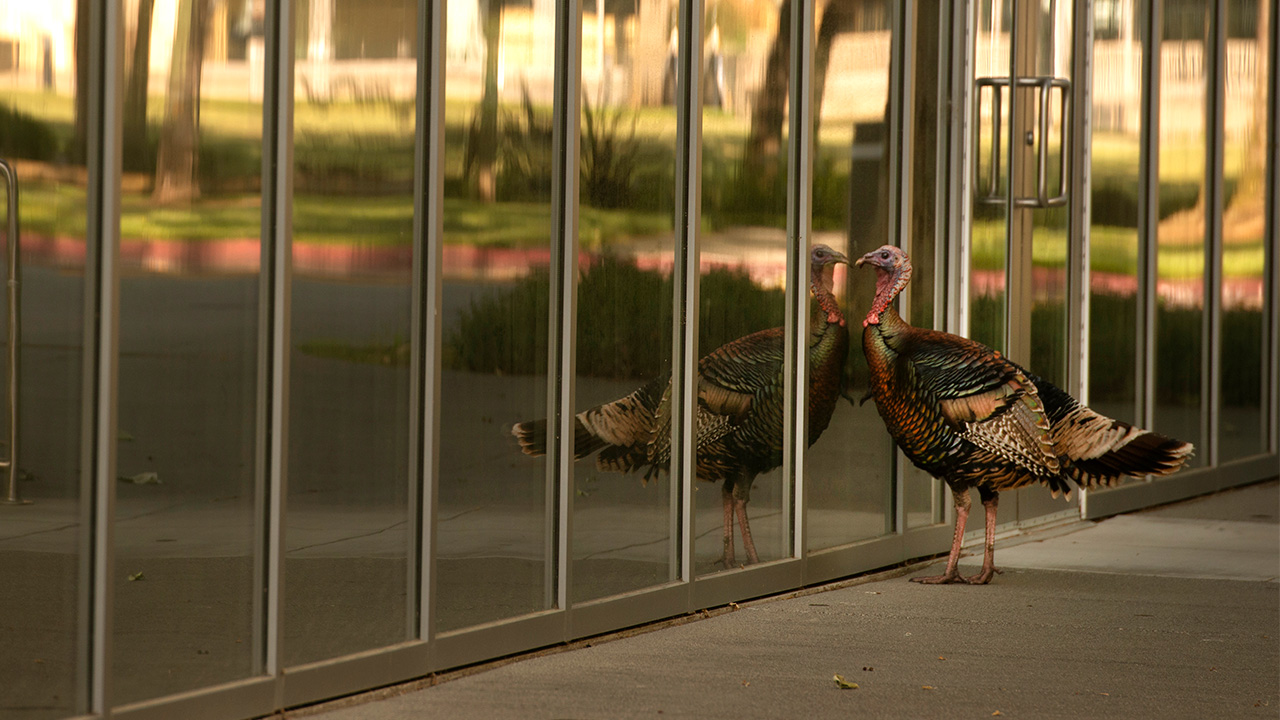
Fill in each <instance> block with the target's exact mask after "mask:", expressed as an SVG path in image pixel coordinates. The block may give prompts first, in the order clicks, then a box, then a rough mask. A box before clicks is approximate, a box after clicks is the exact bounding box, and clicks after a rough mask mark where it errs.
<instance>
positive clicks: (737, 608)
mask: <svg viewBox="0 0 1280 720" xmlns="http://www.w3.org/2000/svg"><path fill="white" fill-rule="evenodd" d="M729 607H731V608H733V609H734V610H739V609H740V608H739V607H738V603H736V602H731V603H729Z"/></svg>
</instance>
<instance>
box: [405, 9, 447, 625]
mask: <svg viewBox="0 0 1280 720" xmlns="http://www.w3.org/2000/svg"><path fill="white" fill-rule="evenodd" d="M445 19H446V3H443V2H433V0H418V38H419V40H420V43H419V48H420V51H419V53H418V80H417V83H418V88H419V92H418V97H417V101H416V104H415V117H416V128H415V134H416V137H415V138H414V158H415V162H414V167H415V168H417V170H416V171H415V172H414V181H413V182H414V209H413V223H414V228H413V238H414V251H413V288H412V292H411V295H412V298H413V307H412V309H411V311H410V313H411V317H410V324H411V327H412V328H413V337H412V338H411V340H410V343H411V345H412V347H411V348H410V352H409V357H410V370H409V373H410V374H409V378H410V379H409V382H410V384H411V401H410V408H411V413H412V417H411V418H410V424H409V439H410V442H409V447H410V452H411V453H412V455H411V457H410V463H409V469H410V473H411V477H410V485H409V486H410V488H411V489H413V490H416V492H417V495H416V496H415V495H414V493H413V492H411V493H410V502H411V503H412V504H413V510H412V511H413V512H415V513H417V523H418V526H417V530H418V532H417V533H416V537H415V538H414V539H413V540H414V542H415V543H416V545H417V548H416V552H414V553H410V557H412V558H414V568H413V571H412V572H411V573H410V575H411V577H413V573H417V575H416V578H417V583H416V592H417V597H416V603H417V605H416V607H415V608H413V609H414V612H413V613H410V618H411V620H410V622H411V623H414V622H416V628H415V630H416V635H417V637H419V638H421V639H424V640H428V639H431V638H432V637H434V635H435V619H436V618H435V612H434V611H435V602H434V597H433V595H432V588H433V587H434V586H435V582H434V581H435V577H436V553H435V549H436V513H435V508H436V501H437V498H438V495H439V488H438V485H439V483H438V482H437V480H438V475H439V467H440V452H439V450H440V432H439V426H440V423H439V417H440V407H439V406H440V337H441V330H440V327H441V320H440V313H439V309H440V307H441V281H440V258H441V253H442V249H441V248H442V245H443V242H444V241H443V237H444V235H443V233H444V220H443V218H444V213H443V207H444V190H443V173H444V79H445V67H444V59H445V54H444V50H445ZM415 499H416V502H414V500H415ZM411 582H412V580H411ZM414 601H415V598H412V597H411V598H410V601H409V602H410V603H411V604H412V603H413V602H414Z"/></svg>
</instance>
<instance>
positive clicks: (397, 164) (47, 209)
mask: <svg viewBox="0 0 1280 720" xmlns="http://www.w3.org/2000/svg"><path fill="white" fill-rule="evenodd" d="M0 102H4V103H6V104H8V105H10V106H13V107H18V108H20V109H21V110H22V112H23V113H24V114H26V115H27V116H29V117H30V118H32V119H35V120H37V121H39V122H41V123H47V124H48V125H49V127H50V129H51V130H52V131H53V133H54V135H55V136H56V137H57V138H58V139H59V142H61V143H64V144H65V143H67V142H68V140H69V138H70V135H71V122H72V113H73V108H72V105H71V100H70V98H68V97H65V96H56V95H48V94H42V93H23V92H17V91H7V92H6V93H5V94H4V95H0ZM149 106H150V107H149V119H150V120H151V122H152V124H153V127H152V135H153V138H152V141H153V143H154V135H155V133H156V132H158V131H157V126H158V124H159V122H160V120H161V117H160V115H159V113H160V107H161V105H160V103H159V101H158V99H156V98H153V99H152V102H150V103H149ZM445 110H446V111H445V117H446V122H447V128H446V133H445V134H446V152H445V167H446V195H447V199H446V201H445V204H444V212H445V216H444V218H443V223H444V229H445V236H444V239H445V242H446V243H457V244H474V245H486V246H504V247H521V246H531V247H536V246H545V245H546V244H547V243H548V242H549V238H550V206H549V203H548V202H547V201H546V200H545V199H542V200H539V199H537V198H534V199H530V200H524V201H521V200H508V201H502V202H497V203H492V204H490V203H483V202H480V201H478V200H475V199H471V198H470V197H468V196H469V195H470V194H471V193H470V192H469V191H467V190H466V189H465V187H466V181H465V180H463V179H462V178H461V177H460V175H461V173H462V170H463V166H464V153H465V146H466V136H467V133H468V130H467V128H468V127H469V126H470V124H471V122H472V118H473V115H474V112H475V107H474V105H471V104H468V103H463V102H449V103H447V105H446V109H445ZM534 111H535V113H536V114H538V115H539V117H542V118H546V117H549V114H550V110H549V108H545V107H535V108H534ZM521 113H522V108H521V107H519V106H518V105H511V106H504V107H503V108H502V116H503V117H520V116H522V115H521ZM632 119H634V124H633V123H632ZM540 122H541V121H540ZM201 123H202V126H201V127H202V132H203V138H202V154H201V163H202V168H203V170H202V176H203V175H207V176H209V179H208V180H207V187H208V188H209V189H207V190H205V192H204V193H203V195H202V197H200V198H199V199H198V200H196V201H194V202H191V203H188V204H183V205H178V206H171V207H160V206H156V205H155V204H154V203H152V201H151V198H150V195H149V193H148V192H146V191H145V190H142V189H139V190H136V191H133V192H125V193H124V195H123V196H122V200H121V210H122V213H121V233H122V235H123V237H125V238H126V239H132V238H147V239H179V240H190V241H206V240H218V239H223V238H254V237H257V236H258V235H259V233H260V226H261V207H260V202H261V200H260V194H259V192H258V189H257V185H258V183H259V179H258V177H259V174H260V170H259V168H260V166H261V158H260V156H259V155H258V153H259V152H260V150H259V149H258V145H259V140H260V136H261V131H262V130H261V111H260V108H259V107H258V106H256V105H252V104H249V103H236V102H227V101H220V100H212V101H209V100H207V101H205V102H204V103H202V105H201ZM617 127H618V132H619V135H620V137H619V138H618V139H619V140H620V141H623V142H625V141H626V139H627V138H629V137H634V141H633V142H634V143H635V146H636V161H635V168H634V171H633V172H634V175H633V176H632V183H631V184H632V186H633V187H634V194H635V197H634V201H633V202H631V203H629V206H628V207H625V208H619V209H600V208H595V207H590V206H588V205H587V204H585V203H584V204H583V206H582V208H581V210H580V219H579V229H580V237H581V238H582V246H583V247H585V248H592V249H598V248H601V247H604V246H606V245H608V244H609V243H611V242H615V241H620V240H625V239H626V238H631V237H639V236H647V235H655V234H660V233H664V232H669V231H670V230H671V227H672V223H673V218H672V216H671V210H670V202H671V200H670V198H669V197H667V195H669V194H670V192H669V190H668V189H667V188H669V187H670V183H671V177H672V176H671V173H672V172H673V170H672V159H671V158H672V153H673V145H674V135H675V121H674V114H673V110H672V109H670V108H645V109H642V110H640V111H638V112H636V113H634V115H624V116H623V119H622V121H621V122H619V123H618V126H617ZM632 128H634V131H633V130H632ZM295 130H296V131H295V151H294V157H295V168H296V171H295V182H296V183H297V185H298V188H297V190H296V192H295V197H294V201H293V213H294V216H293V219H294V238H295V241H296V242H299V243H318V244H341V243H353V242H354V243H359V244H361V245H373V246H398V245H405V244H408V243H410V242H411V240H412V238H411V235H412V227H413V198H412V183H413V172H414V153H413V120H412V107H411V106H409V105H407V104H406V103H403V102H400V103H396V102H380V103H373V104H357V103H353V102H334V103H329V104H326V105H323V106H321V105H317V104H311V103H306V102H300V103H299V104H298V106H297V108H296V112H295ZM747 131H748V126H747V123H746V121H745V120H744V119H739V118H735V117H732V116H729V115H725V114H723V113H720V112H717V111H708V112H707V114H706V116H705V118H704V122H703V133H704V140H703V178H704V188H703V193H704V197H705V198H707V199H708V202H709V203H711V205H710V206H708V207H707V209H706V213H705V214H706V218H705V220H706V223H707V224H708V226H724V225H732V224H740V223H744V222H748V221H750V222H763V223H770V222H775V221H777V218H778V217H779V214H778V211H777V209H776V208H772V207H764V206H760V207H755V206H752V205H751V202H750V197H749V196H739V197H738V199H737V201H736V202H737V203H738V204H739V205H742V204H743V203H744V202H745V203H746V204H745V205H743V207H742V209H741V210H736V209H735V207H737V206H736V205H734V204H733V202H734V201H733V193H734V192H735V187H737V186H735V185H734V183H740V182H741V178H740V177H738V176H739V175H740V174H741V171H740V166H741V165H742V153H743V150H742V143H743V138H744V137H745V135H746V133H747ZM632 132H634V135H633V136H632V135H631V133H632ZM820 141H821V143H822V147H821V148H820V149H819V153H818V154H819V156H820V157H843V156H844V155H845V154H847V147H845V145H842V143H846V144H847V138H845V137H843V136H841V135H840V134H839V133H835V134H832V133H827V132H824V133H823V134H822V135H821V138H820ZM1193 150H1194V149H1193V148H1192V149H1188V150H1186V151H1183V152H1179V151H1178V148H1164V149H1163V151H1162V178H1161V180H1162V182H1165V183H1170V186H1169V187H1170V190H1171V191H1170V193H1168V195H1169V196H1170V197H1171V198H1173V200H1172V202H1176V203H1181V204H1186V203H1187V202H1194V197H1195V192H1196V191H1195V188H1196V184H1197V183H1198V182H1200V175H1202V173H1203V162H1202V158H1200V155H1196V153H1195V152H1194V151H1193ZM152 151H154V146H153V147H152ZM548 155H549V153H548ZM1166 156H1167V157H1166ZM1093 158H1094V164H1093V173H1094V185H1095V187H1098V188H1106V189H1107V190H1106V193H1108V194H1111V193H1113V191H1114V192H1115V193H1121V194H1123V193H1127V192H1130V190H1129V187H1130V186H1131V185H1132V184H1133V183H1132V182H1131V178H1132V177H1133V175H1134V168H1135V166H1136V164H1137V162H1138V160H1139V158H1138V155H1137V150H1136V146H1135V145H1134V143H1133V142H1132V141H1131V140H1129V139H1126V138H1117V137H1108V136H1099V137H1097V138H1095V142H1094V147H1093ZM1197 158H1200V159H1199V160H1198V159H1197ZM1232 160H1233V165H1236V164H1238V160H1237V159H1235V158H1234V157H1233V159H1232ZM135 161H136V159H135ZM126 164H128V163H126ZM823 171H824V172H826V173H827V174H831V175H834V176H836V177H834V178H832V177H824V178H822V181H823V183H824V187H825V186H826V185H831V184H835V185H847V181H842V180H841V179H840V177H839V176H840V175H841V174H845V175H847V173H848V172H849V165H848V163H847V162H836V163H828V164H826V165H825V166H824V167H823ZM130 177H131V178H132V182H127V183H126V186H127V187H137V188H142V187H143V186H145V185H146V184H147V180H146V178H145V176H143V175H140V174H133V175H131V176H130ZM816 184H818V183H817V182H815V185H816ZM1174 186H1177V188H1178V189H1179V190H1187V188H1190V191H1189V193H1188V192H1181V194H1179V193H1176V192H1174ZM1183 186H1186V187H1183ZM770 192H771V191H770V189H768V188H766V189H765V193H766V195H765V199H766V200H768V201H770V202H772V201H775V200H776V199H777V198H776V193H774V194H773V195H770V194H769V193H770ZM22 193H23V196H22V197H23V200H22V213H23V215H22V221H23V227H24V229H25V230H26V231H27V232H30V233H36V234H44V235H73V236H74V235H77V234H82V233H83V231H84V228H83V224H84V217H83V211H82V210H81V208H83V205H84V201H85V199H84V191H83V189H81V188H79V187H77V186H76V184H75V183H73V182H67V181H59V180H55V179H52V178H48V179H46V178H28V179H27V180H26V181H24V183H23V185H22ZM1175 195H1177V197H1176V198H1174V197H1173V196H1175ZM1126 197H1127V196H1126ZM744 198H745V200H744ZM1188 198H1189V199H1188ZM1135 202H1136V201H1135ZM1163 204H1164V203H1162V205H1163ZM1119 207H1120V210H1124V209H1125V207H1126V206H1124V205H1123V204H1122V205H1121V206H1119ZM1172 209H1176V207H1174V208H1172ZM835 211H839V212H843V210H842V207H839V206H838V207H836V210H835ZM1161 212H1162V214H1163V213H1165V212H1166V208H1164V207H1162V208H1161ZM826 220H828V219H823V222H826ZM815 224H822V223H819V221H818V219H815ZM827 224H830V223H827ZM823 226H824V227H825V226H826V225H823ZM1003 232H1004V229H1003V223H1002V222H1001V221H987V220H978V221H976V222H975V224H974V237H973V263H974V266H975V267H978V268H999V267H1002V265H1003V252H1004V251H1003V239H1002V238H1003ZM1134 232H1135V231H1134V230H1132V229H1128V228H1124V227H1115V226H1111V225H1097V226H1095V227H1094V228H1093V232H1092V253H1093V267H1094V268H1095V269H1097V270H1103V271H1113V272H1126V273H1131V272H1133V271H1134V268H1135V267H1136V263H1137V257H1136V254H1135V247H1136V242H1135V238H1134ZM1065 243H1066V238H1065V236H1064V235H1063V233H1062V231H1061V230H1054V229H1043V228H1042V229H1040V230H1038V231H1037V239H1036V246H1035V251H1034V258H1033V261H1034V262H1035V263H1036V264H1038V265H1042V266H1052V265H1060V264H1061V262H1062V258H1063V257H1065ZM1263 260H1264V246H1263V244H1262V241H1261V239H1259V241H1258V242H1257V243H1247V244H1241V245H1231V246H1228V247H1227V249H1226V251H1225V256H1224V258H1223V267H1224V272H1225V274H1227V275H1228V276H1233V275H1248V276H1252V275H1258V274H1260V273H1261V272H1262V268H1263ZM1159 268H1160V273H1161V275H1162V276H1163V277H1170V278H1186V277H1195V276H1197V275H1199V274H1200V273H1201V272H1202V271H1203V257H1202V249H1201V248H1200V246H1199V245H1196V244H1193V245H1188V246H1178V247H1161V248H1160V250H1159Z"/></svg>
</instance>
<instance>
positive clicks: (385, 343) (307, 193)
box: [283, 0, 417, 665]
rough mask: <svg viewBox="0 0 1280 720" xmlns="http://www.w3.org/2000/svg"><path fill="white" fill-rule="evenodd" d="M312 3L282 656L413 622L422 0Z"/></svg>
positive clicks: (395, 635) (377, 642)
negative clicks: (413, 374) (412, 371)
mask: <svg viewBox="0 0 1280 720" xmlns="http://www.w3.org/2000/svg"><path fill="white" fill-rule="evenodd" d="M302 7H303V8H305V9H306V12H305V13H304V14H302V15H300V16H299V17H298V20H299V22H298V23H297V24H296V25H295V27H294V44H295V47H296V50H297V54H298V58H297V60H296V61H295V66H294V85H295V105H294V107H295V110H294V152H293V160H294V166H293V282H292V292H293V295H292V303H291V307H290V313H291V317H290V322H291V327H290V329H291V331H292V334H293V336H292V338H291V341H290V343H289V347H290V350H289V352H290V363H289V383H290V385H289V434H288V440H289V458H288V475H289V480H288V523H287V527H286V528H285V533H284V535H285V543H286V560H285V577H284V654H283V658H284V662H285V664H286V665H296V664H299V663H304V662H310V661H315V660H322V659H325V658H329V657H334V656H336V655H344V654H348V653H353V652H358V651H361V650H367V649H369V648H374V647H381V646H384V645H390V644H393V643H396V642H399V641H401V640H405V639H408V638H410V637H413V636H414V635H416V630H417V627H416V626H417V620H416V617H417V613H416V607H417V593H416V592H414V591H412V589H411V588H410V587H409V584H410V582H411V578H414V577H416V574H415V573H413V572H411V571H410V563H411V562H413V557H414V552H413V547H414V546H415V545H416V534H415V533H414V532H412V528H413V527H415V522H416V520H415V519H414V518H415V516H416V512H415V511H414V510H413V509H411V508H410V506H409V502H410V500H409V498H410V497H411V495H410V485H411V483H412V479H411V478H410V474H409V454H410V451H409V417H410V407H409V405H410V402H409V397H410V389H409V336H410V327H409V315H410V305H411V300H410V291H411V286H412V282H413V280H412V267H413V262H412V252H413V207H414V204H413V181H414V164H413V157H414V102H415V94H416V88H417V67H416V65H417V60H416V57H415V55H416V36H415V33H414V28H415V27H416V26H417V17H416V15H417V7H416V3H414V2H408V1H406V0H381V1H380V2H376V3H370V2H360V3H354V2H336V1H335V0H311V2H310V3H306V4H304V5H303V6H302ZM414 497H416V496H414ZM411 607H412V610H411V609H410V608H411Z"/></svg>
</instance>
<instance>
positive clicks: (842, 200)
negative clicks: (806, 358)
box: [805, 2, 932, 551]
mask: <svg viewBox="0 0 1280 720" xmlns="http://www.w3.org/2000/svg"><path fill="white" fill-rule="evenodd" d="M889 13H890V9H889V6H888V3H884V2H871V3H864V4H861V5H858V4H850V3H830V4H829V5H827V6H826V9H825V10H824V12H823V13H822V15H821V16H820V17H818V18H817V20H818V26H817V28H816V29H815V31H816V33H817V35H816V38H817V39H816V46H815V50H814V55H815V58H816V66H815V73H814V75H815V77H816V78H817V86H816V87H815V90H814V110H815V116H816V118H817V124H818V128H817V130H818V132H817V140H816V142H815V144H814V152H815V155H816V158H815V162H814V173H813V202H814V209H813V229H814V240H815V241H816V242H821V243H825V244H827V245H830V246H831V247H832V248H834V249H836V250H839V251H841V252H843V253H845V254H846V255H847V256H848V257H849V259H850V261H853V260H856V259H857V258H858V257H860V256H861V255H863V254H864V253H867V252H870V251H871V250H874V249H875V248H878V247H880V246H881V245H884V244H886V243H889V242H891V240H890V239H889V235H888V222H889V205H888V202H889V201H888V197H889V191H888V187H889V162H890V159H889V154H888V153H889V146H888V139H889V133H888V123H887V117H886V108H887V105H888V98H889V63H890V58H891V57H892V50H891V48H892V42H893V40H892V37H891V31H890V29H889V28H890V15H889ZM921 259H922V260H924V261H925V264H926V266H929V267H932V260H931V258H921ZM914 260H915V258H914V257H913V261H914ZM835 280H836V284H835V287H836V293H837V295H838V296H839V298H840V300H841V302H842V307H843V308H844V314H845V317H846V322H847V326H848V329H849V333H850V335H851V337H850V343H849V350H848V359H847V360H846V362H845V367H844V380H845V384H846V387H847V388H848V389H849V390H848V391H849V394H850V395H852V396H853V397H857V398H860V397H863V396H865V395H866V394H867V375H868V371H867V363H866V359H865V358H864V356H863V353H862V344H861V340H862V323H861V322H860V321H861V318H862V317H863V315H864V314H865V313H866V310H867V309H868V308H870V306H871V299H872V298H873V297H874V296H875V274H874V273H873V272H871V271H869V270H865V269H864V270H858V269H856V268H853V267H847V268H846V267H843V266H840V267H837V268H836V270H835ZM927 283H928V281H927V280H926V284H927ZM810 323H811V324H812V326H814V327H816V326H817V325H816V323H817V318H814V317H812V316H811V317H810ZM893 447H894V446H893V440H892V439H891V438H890V437H889V435H888V434H887V433H885V431H884V423H883V422H881V420H880V415H879V413H877V412H876V408H875V403H872V402H867V403H864V404H862V405H857V406H855V405H853V404H851V403H846V402H845V401H844V400H843V399H841V400H839V401H837V403H836V409H835V413H834V414H833V415H832V417H831V425H830V427H829V428H828V429H827V431H826V432H825V433H823V435H822V437H821V438H819V439H818V441H817V442H816V443H815V444H814V445H813V447H812V448H810V450H809V452H808V454H807V455H806V456H805V457H806V462H805V483H806V485H805V497H806V499H807V501H808V514H807V540H806V545H807V549H809V550H811V551H812V550H820V549H824V548H830V547H835V546H838V545H845V544H848V543H851V542H855V541H857V540H863V539H866V538H871V537H876V536H879V535H883V534H884V533H886V532H890V531H892V529H893V516H894V509H893V493H894V475H893V453H894V449H893ZM850 468H857V471H856V472H850ZM928 482H929V481H927V480H925V479H924V478H920V479H919V481H918V482H914V483H912V484H913V486H914V487H920V486H924V487H927V486H928Z"/></svg>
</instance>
